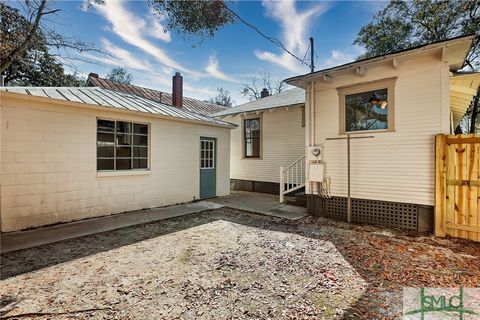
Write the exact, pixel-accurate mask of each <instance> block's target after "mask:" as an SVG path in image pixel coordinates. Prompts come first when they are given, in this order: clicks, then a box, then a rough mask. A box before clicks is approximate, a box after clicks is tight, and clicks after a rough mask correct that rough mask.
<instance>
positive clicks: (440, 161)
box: [434, 134, 447, 237]
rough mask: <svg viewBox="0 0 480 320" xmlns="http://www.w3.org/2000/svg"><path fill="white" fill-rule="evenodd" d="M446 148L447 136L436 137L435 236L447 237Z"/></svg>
mask: <svg viewBox="0 0 480 320" xmlns="http://www.w3.org/2000/svg"><path fill="white" fill-rule="evenodd" d="M446 147H447V136H446V135H443V134H439V135H437V136H436V137H435V217H434V224H435V230H434V231H435V232H434V234H435V236H436V237H445V232H446V230H445V227H446V224H445V219H446V209H447V206H446V192H447V188H446V187H447V186H446V183H447V181H446V165H447V164H446V160H447V159H446V156H447V154H446Z"/></svg>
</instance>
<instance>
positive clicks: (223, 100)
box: [208, 88, 233, 107]
mask: <svg viewBox="0 0 480 320" xmlns="http://www.w3.org/2000/svg"><path fill="white" fill-rule="evenodd" d="M217 92H218V94H217V96H216V97H214V98H209V99H208V102H210V103H215V104H218V105H220V106H224V107H232V106H233V103H232V97H231V96H230V92H228V91H227V90H224V89H223V88H217Z"/></svg>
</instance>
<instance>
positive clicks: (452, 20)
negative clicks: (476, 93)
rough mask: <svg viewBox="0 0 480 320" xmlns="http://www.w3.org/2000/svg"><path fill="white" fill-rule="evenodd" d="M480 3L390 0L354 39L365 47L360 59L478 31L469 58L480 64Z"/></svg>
mask: <svg viewBox="0 0 480 320" xmlns="http://www.w3.org/2000/svg"><path fill="white" fill-rule="evenodd" d="M478 30H480V2H479V1H478V0H463V1H436V0H412V1H408V2H407V1H405V0H391V1H390V2H389V3H388V4H387V5H386V6H385V8H383V9H382V10H380V11H379V12H377V13H376V14H375V15H374V16H373V19H372V22H370V23H368V24H367V25H365V26H363V27H362V28H361V29H360V32H359V33H358V35H357V38H356V39H355V41H354V42H353V43H354V44H355V45H360V46H363V47H365V49H366V52H365V54H364V55H362V56H361V57H360V58H368V57H373V56H378V55H383V54H386V53H389V52H392V51H398V50H402V49H405V48H408V47H412V46H417V45H423V44H427V43H430V42H434V41H440V40H444V39H448V38H452V37H455V36H459V35H463V34H472V33H477V35H476V37H475V39H474V41H473V45H472V50H471V51H470V53H469V55H468V57H467V61H468V63H470V64H471V67H472V68H473V67H475V66H476V67H479V66H480V61H479V60H480V34H478Z"/></svg>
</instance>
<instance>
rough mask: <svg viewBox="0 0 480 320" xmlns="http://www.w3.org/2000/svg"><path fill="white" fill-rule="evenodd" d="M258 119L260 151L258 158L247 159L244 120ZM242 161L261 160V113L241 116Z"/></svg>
mask: <svg viewBox="0 0 480 320" xmlns="http://www.w3.org/2000/svg"><path fill="white" fill-rule="evenodd" d="M253 119H259V121H260V139H259V140H260V150H259V155H258V157H247V155H246V153H247V149H246V144H245V121H246V120H253ZM241 144H242V159H245V160H262V158H263V113H260V114H252V115H249V116H242V141H241Z"/></svg>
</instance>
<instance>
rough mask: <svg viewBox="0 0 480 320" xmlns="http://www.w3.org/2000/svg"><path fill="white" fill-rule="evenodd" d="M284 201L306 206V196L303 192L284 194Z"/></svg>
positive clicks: (293, 204)
mask: <svg viewBox="0 0 480 320" xmlns="http://www.w3.org/2000/svg"><path fill="white" fill-rule="evenodd" d="M285 203H286V204H289V205H292V206H297V207H303V208H306V207H307V197H306V196H305V192H303V191H302V192H298V193H296V194H294V195H289V196H285Z"/></svg>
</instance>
